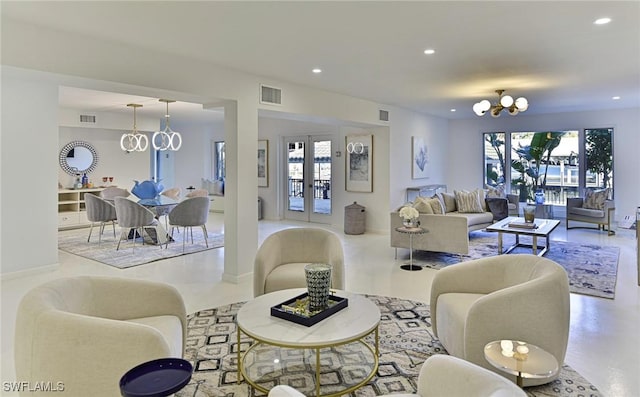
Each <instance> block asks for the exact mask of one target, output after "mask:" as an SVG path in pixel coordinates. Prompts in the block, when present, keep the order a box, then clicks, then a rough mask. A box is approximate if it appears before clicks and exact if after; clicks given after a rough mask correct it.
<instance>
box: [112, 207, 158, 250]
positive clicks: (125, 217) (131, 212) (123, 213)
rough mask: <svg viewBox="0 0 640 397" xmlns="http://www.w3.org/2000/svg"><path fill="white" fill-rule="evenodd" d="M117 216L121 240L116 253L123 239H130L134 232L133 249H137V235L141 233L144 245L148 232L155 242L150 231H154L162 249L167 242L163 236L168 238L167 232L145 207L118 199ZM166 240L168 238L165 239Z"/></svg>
mask: <svg viewBox="0 0 640 397" xmlns="http://www.w3.org/2000/svg"><path fill="white" fill-rule="evenodd" d="M114 200H115V204H116V216H117V217H118V224H119V225H120V230H122V233H121V234H120V239H119V240H118V246H117V247H116V251H117V250H119V249H120V242H121V241H122V239H123V238H128V236H129V233H130V232H131V231H132V230H133V231H134V232H133V249H134V250H135V247H136V233H138V232H139V234H140V236H141V237H142V244H144V232H145V230H147V234H148V235H149V238H150V239H152V240H153V237H152V236H151V234H149V232H148V229H152V230H153V231H154V232H155V234H156V238H157V239H158V245H159V246H160V248H161V249H162V243H163V242H165V241H164V238H163V235H164V236H166V231H164V228H162V226H160V224H159V223H158V220H157V219H156V218H155V214H154V213H153V212H152V211H150V210H149V209H147V208H145V207H144V206H143V205H141V204H138V203H136V202H135V201H132V200H129V199H128V198H124V197H116V198H115V199H114ZM165 238H166V237H165Z"/></svg>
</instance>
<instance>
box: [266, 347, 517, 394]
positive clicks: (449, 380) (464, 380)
mask: <svg viewBox="0 0 640 397" xmlns="http://www.w3.org/2000/svg"><path fill="white" fill-rule="evenodd" d="M526 395H527V394H526V393H525V392H524V391H523V390H522V389H520V388H519V387H518V386H516V385H515V384H514V383H513V382H511V381H509V380H507V379H505V378H503V377H502V376H500V375H497V374H495V373H493V372H491V371H488V370H486V369H484V368H482V367H479V366H477V365H475V364H472V363H470V362H468V361H465V360H462V359H459V358H456V357H453V356H447V355H445V354H438V355H435V356H431V357H429V358H428V359H427V361H425V362H424V364H422V367H421V368H420V375H418V390H417V394H395V395H394V394H389V395H388V397H394V396H401V397H525V396H526ZM303 396H304V394H302V393H300V392H299V391H297V390H296V389H294V388H293V387H291V386H287V385H279V386H275V387H274V388H272V389H271V390H270V391H269V397H303Z"/></svg>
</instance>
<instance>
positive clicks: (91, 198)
mask: <svg viewBox="0 0 640 397" xmlns="http://www.w3.org/2000/svg"><path fill="white" fill-rule="evenodd" d="M84 204H85V208H86V210H87V219H88V220H89V222H91V228H90V229H89V237H87V242H90V240H91V232H93V226H94V225H95V224H96V223H98V224H99V225H100V226H99V227H100V230H99V234H98V245H100V243H102V233H103V232H104V227H105V225H106V224H107V223H109V222H111V224H112V226H113V238H115V237H116V219H117V216H116V207H115V206H114V205H113V204H111V203H110V202H108V201H106V200H104V199H101V198H100V197H98V196H96V195H93V194H90V193H87V194H85V195H84Z"/></svg>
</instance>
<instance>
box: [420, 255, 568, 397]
mask: <svg viewBox="0 0 640 397" xmlns="http://www.w3.org/2000/svg"><path fill="white" fill-rule="evenodd" d="M430 305H431V324H432V327H433V332H434V334H435V335H436V336H437V337H438V339H439V340H440V343H442V345H443V346H444V348H445V349H446V350H447V352H448V353H449V354H450V355H452V356H456V357H460V358H463V359H465V360H467V361H470V362H472V363H474V364H477V365H480V366H482V367H485V368H487V369H489V370H492V371H495V372H498V370H497V369H496V368H494V367H493V366H492V365H491V364H489V363H488V362H487V360H486V359H485V358H484V346H485V345H486V344H487V343H489V342H492V341H495V340H503V339H511V340H520V341H524V342H527V343H531V344H533V345H536V346H538V347H541V348H542V349H544V350H546V351H547V352H549V353H550V354H552V355H553V356H554V357H555V358H556V360H557V361H558V366H562V364H563V362H564V356H565V353H566V350H567V342H568V340H569V280H568V277H567V272H566V271H565V270H564V268H563V267H562V266H560V265H558V264H557V263H555V262H553V261H552V260H550V259H546V258H541V257H538V256H536V255H529V254H517V255H497V256H492V257H488V258H482V259H476V260H471V261H467V262H463V263H458V264H455V265H453V266H449V267H446V268H444V269H441V270H438V272H437V273H436V274H435V276H434V279H433V283H432V286H431V300H430ZM498 373H500V372H498ZM501 375H502V373H501ZM504 376H507V377H509V378H510V379H512V380H513V379H515V377H511V376H510V375H504ZM557 376H558V374H557V373H556V374H553V375H552V376H550V377H548V378H540V379H524V383H523V385H524V386H534V385H540V384H544V383H549V382H551V381H552V380H554V379H556V378H557Z"/></svg>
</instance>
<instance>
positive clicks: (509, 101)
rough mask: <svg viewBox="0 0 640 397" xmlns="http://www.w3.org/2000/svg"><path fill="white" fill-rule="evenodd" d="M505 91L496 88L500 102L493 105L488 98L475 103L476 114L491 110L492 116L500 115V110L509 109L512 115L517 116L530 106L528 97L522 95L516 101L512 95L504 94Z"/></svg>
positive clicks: (481, 114) (482, 114)
mask: <svg viewBox="0 0 640 397" xmlns="http://www.w3.org/2000/svg"><path fill="white" fill-rule="evenodd" d="M503 92H504V90H496V93H497V94H498V103H497V104H495V105H493V106H492V105H491V102H489V100H488V99H485V100H482V101H480V102H477V103H476V104H475V105H473V111H474V112H475V114H477V115H478V116H484V114H485V113H486V112H487V111H490V112H491V116H492V117H500V112H502V111H503V110H507V111H508V112H509V114H510V115H512V116H515V115H516V114H518V113H520V112H524V111H525V110H527V109H528V108H529V101H527V98H525V97H520V98H518V99H516V100H515V101H514V100H513V97H511V96H510V95H502V93H503Z"/></svg>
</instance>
